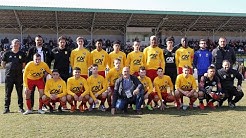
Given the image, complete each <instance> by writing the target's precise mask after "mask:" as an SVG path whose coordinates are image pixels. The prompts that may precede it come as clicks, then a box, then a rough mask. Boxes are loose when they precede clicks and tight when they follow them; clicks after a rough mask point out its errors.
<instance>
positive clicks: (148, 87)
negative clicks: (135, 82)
mask: <svg viewBox="0 0 246 138" xmlns="http://www.w3.org/2000/svg"><path fill="white" fill-rule="evenodd" d="M138 79H139V80H140V82H141V83H142V84H143V87H144V91H145V92H147V93H149V94H150V93H151V92H153V83H152V81H151V79H150V78H149V77H147V76H145V77H143V78H141V77H140V76H138Z"/></svg>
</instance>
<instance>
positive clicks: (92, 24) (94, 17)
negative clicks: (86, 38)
mask: <svg viewBox="0 0 246 138" xmlns="http://www.w3.org/2000/svg"><path fill="white" fill-rule="evenodd" d="M95 19H96V13H95V12H94V13H93V19H92V22H91V31H90V34H91V46H92V40H93V31H94V25H95Z"/></svg>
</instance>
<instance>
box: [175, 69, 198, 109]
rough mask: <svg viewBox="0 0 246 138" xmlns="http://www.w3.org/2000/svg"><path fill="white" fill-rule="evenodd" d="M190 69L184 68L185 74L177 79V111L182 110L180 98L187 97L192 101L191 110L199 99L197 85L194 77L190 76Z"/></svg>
mask: <svg viewBox="0 0 246 138" xmlns="http://www.w3.org/2000/svg"><path fill="white" fill-rule="evenodd" d="M189 71H190V67H189V66H187V65H185V66H184V67H183V73H182V74H179V75H178V77H177V79H176V84H175V88H176V90H175V98H176V102H177V109H180V106H181V104H180V98H182V97H183V96H186V97H188V98H189V99H190V103H189V105H190V108H191V109H192V108H193V103H194V102H195V101H196V99H197V97H198V93H197V84H196V80H195V78H194V77H193V75H190V74H189Z"/></svg>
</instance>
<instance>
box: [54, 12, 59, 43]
mask: <svg viewBox="0 0 246 138" xmlns="http://www.w3.org/2000/svg"><path fill="white" fill-rule="evenodd" d="M55 16H56V39H57V40H58V37H59V23H58V15H57V11H55Z"/></svg>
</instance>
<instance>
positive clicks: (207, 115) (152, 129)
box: [0, 82, 246, 138]
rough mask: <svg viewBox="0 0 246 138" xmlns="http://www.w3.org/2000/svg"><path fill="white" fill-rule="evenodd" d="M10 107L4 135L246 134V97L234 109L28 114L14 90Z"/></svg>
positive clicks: (1, 118) (1, 120) (0, 120)
mask: <svg viewBox="0 0 246 138" xmlns="http://www.w3.org/2000/svg"><path fill="white" fill-rule="evenodd" d="M244 85H246V83H245V82H244ZM0 90H1V91H2V92H1V93H0V99H1V100H0V101H1V105H0V109H3V105H4V87H3V85H1V86H0ZM244 91H246V87H245V86H244ZM37 97H38V95H37V93H36V98H37ZM185 100H187V99H185ZM36 101H37V100H36ZM186 103H187V102H186ZM35 108H37V104H36V105H35ZM10 110H11V113H9V114H0V137H8V138H10V137H129V138H131V137H141V138H142V137H221V138H227V137H228V138H231V137H246V131H245V130H246V119H245V117H246V113H245V112H246V101H245V98H244V99H242V100H241V101H240V102H239V103H238V104H237V107H236V108H234V109H230V108H228V107H227V104H226V106H224V107H222V108H220V109H216V110H210V109H205V110H204V111H200V110H199V109H194V110H186V111H183V110H180V111H178V110H176V108H174V107H173V106H171V107H170V108H169V109H165V110H164V111H160V110H154V111H147V110H146V109H144V115H135V114H134V112H133V111H130V113H129V114H128V115H123V114H117V115H115V116H111V114H110V113H109V112H101V111H98V110H94V111H92V112H88V111H87V112H84V113H79V112H75V113H70V112H68V111H66V112H64V113H54V114H50V113H47V114H44V115H40V114H36V113H35V114H30V115H26V116H24V115H22V114H20V113H17V110H18V106H17V98H16V92H15V91H14V92H13V94H12V102H11V108H10Z"/></svg>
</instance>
